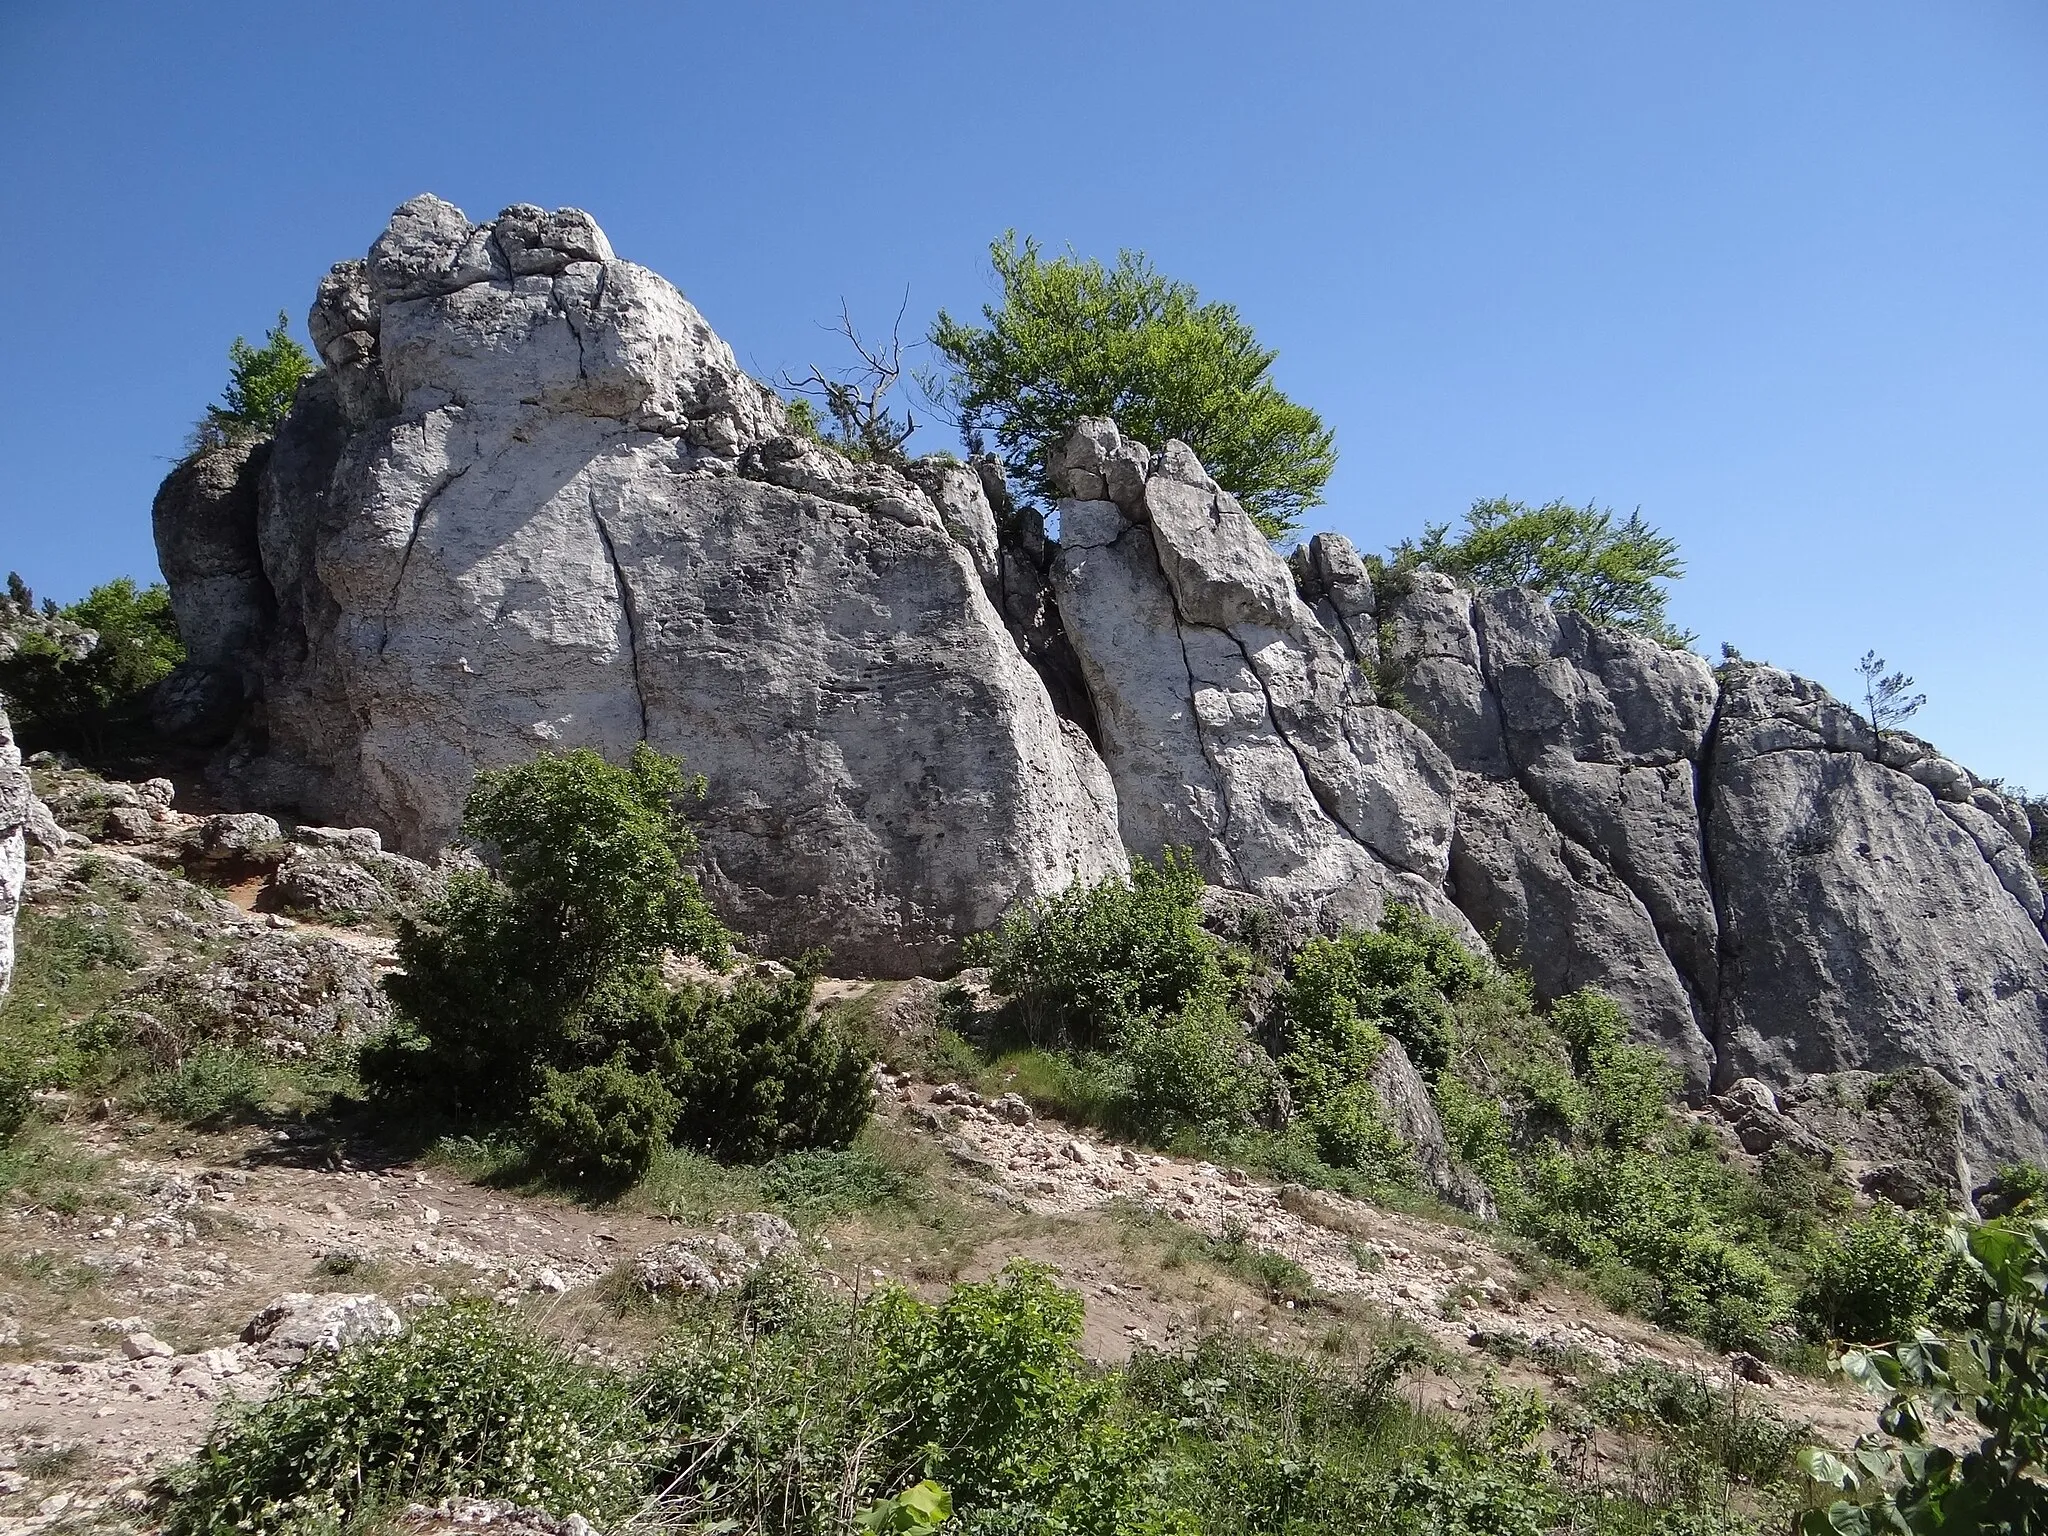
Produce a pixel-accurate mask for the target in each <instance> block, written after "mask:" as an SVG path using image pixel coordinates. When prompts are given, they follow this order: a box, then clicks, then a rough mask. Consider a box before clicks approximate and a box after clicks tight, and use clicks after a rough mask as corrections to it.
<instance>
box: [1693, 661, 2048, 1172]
mask: <svg viewBox="0 0 2048 1536" xmlns="http://www.w3.org/2000/svg"><path fill="white" fill-rule="evenodd" d="M1886 744H1887V746H1888V747H1891V748H1892V752H1891V754H1889V755H1891V756H1893V759H1894V761H1897V760H1898V759H1899V756H1900V755H1901V754H1902V753H1903V751H1904V743H1893V742H1892V741H1891V739H1890V738H1887V743H1886ZM1911 766H1912V764H1911V763H1908V764H1907V768H1906V769H1902V768H1900V767H1894V766H1891V765H1889V764H1887V763H1886V762H1885V761H1884V760H1883V757H1882V756H1881V755H1880V754H1879V753H1878V752H1877V751H1876V749H1875V747H1874V745H1873V743H1872V741H1871V738H1870V730H1869V727H1868V725H1867V724H1865V723H1864V722H1863V720H1862V719H1861V718H1860V717H1858V716H1857V715H1856V714H1855V713H1854V712H1853V711H1851V710H1849V709H1846V708H1845V707H1843V706H1842V705H1840V704H1838V703H1836V702H1835V701H1834V700H1833V699H1831V698H1829V697H1828V696H1827V694H1826V693H1825V692H1824V691H1823V690H1821V689H1820V688H1819V687H1818V686H1817V685H1815V684H1813V683H1809V682H1807V681H1806V680H1804V679H1803V678H1796V677H1792V676H1790V675H1789V674H1787V673H1784V672H1779V671H1776V670H1774V669H1772V668H1769V667H1742V668H1739V669H1736V670H1734V671H1733V672H1732V673H1731V674H1730V675H1729V677H1728V678H1727V679H1726V682H1725V685H1724V689H1723V693H1722V698H1721V707H1720V714H1719V719H1718V723H1717V726H1716V731H1715V745H1714V753H1713V758H1712V764H1711V774H1712V781H1711V782H1712V795H1711V797H1710V801H1709V811H1708V819H1707V827H1706V831H1707V846H1708V849H1709V851H1710V857H1711V860H1712V864H1713V869H1714V877H1715V888H1716V894H1717V898H1718V901H1719V906H1720V911H1721V916H1722V933H1721V949H1722V955H1723V962H1722V972H1721V990H1722V1001H1721V1010H1720V1032H1719V1038H1720V1044H1721V1051H1722V1057H1723V1061H1724V1066H1725V1068H1726V1070H1728V1071H1729V1073H1730V1075H1733V1076H1740V1075H1757V1076H1766V1077H1770V1078H1773V1079H1776V1080H1778V1081H1781V1082H1782V1081H1787V1080H1790V1079H1792V1078H1794V1077H1795V1076H1796V1075H1800V1074H1803V1073H1806V1072H1816V1071H1834V1070H1838V1069H1840V1068H1844V1067H1851V1068H1860V1069H1863V1070H1866V1071H1872V1072H1888V1071H1891V1070H1892V1069H1894V1068H1898V1067H1904V1066H1909V1065H1921V1064H1924V1065H1927V1066H1931V1067H1935V1068H1937V1069H1938V1070H1940V1072H1941V1073H1942V1074H1943V1076H1945V1077H1946V1078H1948V1080H1949V1081H1950V1082H1951V1083H1952V1084H1953V1085H1954V1086H1955V1087H1956V1088H1957V1089H1958V1090H1960V1092H1961V1095H1962V1101H1963V1110H1964V1120H1965V1129H1966V1133H1967V1140H1968V1141H1969V1142H1970V1143H1972V1144H1974V1145H1976V1146H1978V1147H1986V1146H1988V1147H1992V1148H1997V1147H2019V1148H2024V1149H2026V1150H2029V1151H2030V1152H2037V1151H2038V1149H2039V1147H2040V1146H2041V1139H2042V1127H2043V1126H2044V1124H2048V1040H2044V1031H2048V944H2044V942H2043V938H2042V933H2041V929H2040V928H2039V927H2038V926H2037V925H2036V922H2035V920H2034V917H2033V916H2032V913H2033V911H2035V910H2038V907H2037V906H2036V905H2035V904H2034V903H2025V902H2022V901H2020V900H2018V899H2015V897H2014V895H2013V894H2012V893H2011V892H2010V891H2009V890H2008V889H2007V887H2006V885H2005V882H2004V879H2003V878H2002V875H2001V872H2000V871H1999V870H1998V868H1997V867H1996V866H1995V864H1994V863H1993V861H1992V858H1989V857H1987V856H1986V852H1985V849H1984V847H1983V846H1982V845H1980V843H1979V842H1978V841H1977V839H1976V838H1975V837H1973V836H1972V835H1971V834H1970V832H1969V831H1967V830H1966V829H1965V828H1964V827H1963V826H1961V825H1959V824H1958V823H1957V822H1956V821H1955V820H1954V819H1952V818H1951V817H1950V816H1949V815H1948V814H1946V812H1947V811H1948V810H1949V809H1951V806H1952V805H1954V804H1957V803H1960V805H1961V807H1962V808H1963V809H1965V810H1970V811H1976V812H1978V813H1980V814H1981V815H1982V816H1983V818H1984V821H1985V823H1986V824H1987V825H1988V827H1989V829H1990V830H1987V831H1986V832H1985V833H1984V836H1985V837H1986V839H1987V841H1988V840H1991V839H1992V838H1994V837H1996V838H2000V839H2002V840H2003V841H2005V842H2010V841H2011V840H2012V839H2014V838H2016V837H2017V832H2016V831H2015V830H2013V829H2010V828H2007V827H2004V826H2001V825H2000V824H1999V822H2000V818H1998V817H1996V816H1994V815H1993V812H1992V810H1990V809H1987V808H1985V807H1983V806H1980V805H1978V804H1977V803H1976V801H1975V798H1974V797H1975V796H1976V795H1977V794H1978V793H1982V792H1981V791H1978V790H1976V789H1975V788H1974V787H1970V788H1966V787H1965V785H1964V783H1962V782H1958V783H1956V784H1954V785H1952V786H1949V787H1948V790H1947V793H1948V794H1951V795H1956V796H1959V797H1961V799H1960V801H1959V802H1948V803H1945V802H1944V800H1937V799H1936V797H1935V795H1934V793H1933V792H1932V791H1931V790H1930V789H1929V788H1928V787H1927V786H1926V785H1925V784H1923V783H1921V782H1920V780H1919V779H1918V778H1916V777H1914V775H1913V774H1912V773H1911V772H1910V771H1907V770H1908V769H1910V767H1911ZM1985 799H1986V800H1988V801H1993V802H1996V803H1997V806H1998V808H2001V809H2002V808H2003V804H2004V802H2003V801H2002V800H2000V799H1999V797H1997V796H1996V795H1991V794H1985ZM2004 819H2007V820H2009V819H2010V818H2009V817H2007V818H2004ZM1997 846H1998V845H1996V844H1995V845H1994V854H1995V851H1996V847H1997ZM2038 890H2039V888H2038V886H2035V887H2033V893H2034V896H2035V901H2036V902H2038V899H2039V897H2038Z"/></svg>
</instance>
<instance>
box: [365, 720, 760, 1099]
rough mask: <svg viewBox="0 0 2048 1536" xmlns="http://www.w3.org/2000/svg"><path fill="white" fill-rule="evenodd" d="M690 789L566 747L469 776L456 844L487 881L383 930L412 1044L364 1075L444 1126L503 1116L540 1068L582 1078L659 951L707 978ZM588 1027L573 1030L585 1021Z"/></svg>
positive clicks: (715, 947)
mask: <svg viewBox="0 0 2048 1536" xmlns="http://www.w3.org/2000/svg"><path fill="white" fill-rule="evenodd" d="M700 792H701V785H699V784H696V783H693V782H692V781H690V780H688V779H686V778H685V777H684V775H683V772H682V768H681V766H680V765H679V764H678V763H677V762H676V761H675V759H673V758H669V757H664V756H663V755H662V754H660V753H658V752H656V751H654V750H653V749H652V748H650V747H648V746H647V745H646V744H645V743H642V744H641V745H639V746H637V747H636V748H635V749H634V752H633V757H632V761H631V762H630V763H628V764H626V765H623V766H621V765H616V764H612V763H607V762H606V761H605V760H604V759H603V758H601V757H599V756H598V755H597V754H596V753H595V752H592V751H590V750H588V749H587V748H581V749H578V750H576V751H574V752H568V753H563V754H561V755H559V756H541V757H538V758H535V759H534V760H533V761H531V762H529V763H525V764H521V765H520V766H518V767H515V768H506V769H499V770H496V771H492V772H486V773H482V774H479V775H478V776H477V783H476V787H475V788H474V789H473V790H472V791H471V792H470V797H469V802H468V805H467V807H466V809H465V812H464V816H463V830H464V831H465V832H466V833H467V834H468V835H469V836H470V837H471V838H472V839H474V840H476V841H478V842H479V843H482V844H484V845H486V846H487V847H489V848H491V849H492V850H494V851H495V853H496V855H497V857H498V859H499V867H498V868H497V869H496V870H495V871H493V870H468V871H462V872H459V873H457V874H456V875H454V876H452V877H451V878H450V879H449V881H448V888H447V894H446V895H445V896H444V897H443V898H442V899H441V900H440V901H438V902H436V903H434V904H433V905H432V906H430V907H428V908H427V909H426V910H425V911H424V912H421V913H419V914H416V915H408V916H406V917H405V918H403V919H402V920H401V922H400V925H399V936H398V955H399V962H400V965H401V967H402V969H401V970H400V971H399V972H397V973H395V974H393V975H392V976H391V977H390V978H389V979H388V980H387V982H386V989H387V991H389V993H390V994H391V999H392V1002H393V1003H394V1004H395V1005H396V1006H397V1008H398V1010H399V1012H400V1013H401V1014H402V1015H403V1016H404V1018H405V1019H406V1020H407V1021H408V1022H409V1024H410V1025H411V1026H412V1028H413V1030H414V1031H415V1034H414V1035H413V1036H412V1037H411V1038H410V1039H409V1040H406V1041H403V1042H393V1043H391V1044H390V1045H388V1046H387V1048H386V1049H385V1050H384V1051H382V1052H381V1053H380V1054H379V1055H378V1057H377V1058H376V1060H377V1061H378V1062H379V1063H381V1064H382V1065H383V1066H384V1067H385V1068H387V1069H388V1071H387V1075H388V1076H391V1077H395V1078H396V1079H397V1080H399V1081H401V1082H402V1081H405V1080H407V1079H410V1080H411V1081H415V1082H421V1083H430V1084H431V1085H432V1087H433V1091H434V1093H435V1094H436V1096H437V1097H440V1098H443V1099H444V1100H445V1101H446V1102H448V1103H449V1104H450V1105H451V1106H452V1107H453V1108H454V1109H455V1110H456V1111H457V1112H458V1113H461V1114H463V1115H466V1116H470V1117H477V1118H492V1117H496V1118H500V1119H503V1118H507V1117H509V1116H511V1115H513V1114H516V1113H517V1112H518V1110H519V1109H520V1108H521V1107H523V1106H524V1105H525V1103H526V1102H527V1100H529V1099H530V1098H531V1097H532V1096H533V1094H534V1092H535V1091H536V1090H537V1089H538V1087H539V1075H540V1073H541V1072H542V1071H543V1070H545V1069H546V1068H547V1067H549V1066H554V1067H558V1068H575V1067H582V1066H595V1065H598V1064H600V1063H602V1062H604V1061H606V1060H608V1059H609V1058H610V1057H611V1056H613V1055H614V1054H615V1050H614V1046H615V1045H616V1044H617V1043H618V1042H616V1041H614V1040H612V1039H608V1038H604V1037H603V1036H604V1033H605V1032H604V1031H602V1030H598V1029H595V1028H593V1027H591V1026H592V1024H593V1022H594V1021H595V1020H599V1019H602V1020H605V1021H606V1022H608V1023H610V1024H612V1025H613V1026H614V1027H615V1028H627V1029H630V1028H632V1027H634V1026H635V1025H636V1024H638V1023H639V1022H640V1017H641V1015H642V1014H644V1013H645V1011H646V1010H647V1009H648V1008H649V1007H653V1008H655V1009H656V1010H658V1009H659V1005H660V1003H661V989H660V987H659V986H658V983H656V982H654V981H651V980H650V976H651V973H652V970H653V967H654V966H655V964H656V963H657V962H658V960H659V959H660V957H661V955H662V953H663V951H664V950H670V949H673V950H675V951H677V952H678V953H682V954H694V955H698V956H701V957H703V958H705V959H707V960H709V961H711V962H712V963H714V964H717V963H723V961H724V959H725V956H726V952H727V950H726V946H727V940H726V935H725V933H724V931H723V930H722V929H721V928H720V927H719V926H718V923H717V920H716V919H715V918H714V917H713V916H712V915H711V911H710V909H709V907H708V906H706V904H705V902H704V898H703V895H702V893H701V892H700V891H699V890H698V888H697V883H696V881H695V880H694V879H693V878H691V876H690V875H689V874H688V873H687V872H686V870H685V868H684V863H683V861H684V860H685V859H686V858H688V857H689V856H690V855H691V854H692V853H693V852H694V851H695V849H696V839H695V837H694V835H693V834H692V833H691V831H690V828H689V825H688V823H687V822H686V821H685V820H684V817H683V807H684V805H685V804H686V802H687V800H688V799H689V798H690V797H691V796H692V795H694V794H696V793H700ZM586 1015H588V1017H586Z"/></svg>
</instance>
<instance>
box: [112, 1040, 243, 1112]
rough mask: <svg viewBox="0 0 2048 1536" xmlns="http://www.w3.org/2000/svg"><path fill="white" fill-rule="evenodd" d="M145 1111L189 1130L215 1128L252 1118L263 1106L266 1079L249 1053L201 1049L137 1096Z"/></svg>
mask: <svg viewBox="0 0 2048 1536" xmlns="http://www.w3.org/2000/svg"><path fill="white" fill-rule="evenodd" d="M138 1097H139V1099H140V1101H141V1103H142V1105H143V1107H144V1108H146V1109H149V1110H152V1111H154V1112H155V1113H157V1114H159V1115H162V1116H164V1117H165V1118H166V1119H169V1120H179V1121H183V1122H184V1123H185V1124H187V1125H213V1124H218V1123H220V1122H222V1121H225V1120H228V1119H230V1118H235V1117H239V1116H244V1115H247V1114H249V1113H250V1112H251V1111H252V1110H254V1109H255V1108H256V1106H257V1105H258V1104H259V1103H260V1102H261V1101H262V1097H263V1075H262V1072H261V1071H260V1070H259V1068H258V1066H257V1064H256V1062H255V1061H254V1060H253V1059H252V1058H251V1057H250V1055H249V1053H248V1052H246V1051H243V1050H239V1049H237V1048H236V1047H234V1046H231V1045H213V1044H209V1045H202V1046H200V1047H199V1049H198V1050H196V1051H194V1052H193V1053H192V1054H191V1055H189V1056H187V1057H186V1058H185V1059H184V1060H183V1061H181V1062H180V1063H178V1064H177V1065H176V1066H175V1067H172V1068H170V1069H168V1070H166V1071H163V1072H159V1073H157V1074H155V1075H154V1076H152V1077H151V1078H150V1079H149V1080H148V1081H147V1082H146V1083H144V1084H143V1086H142V1091H141V1093H140V1094H139V1095H138Z"/></svg>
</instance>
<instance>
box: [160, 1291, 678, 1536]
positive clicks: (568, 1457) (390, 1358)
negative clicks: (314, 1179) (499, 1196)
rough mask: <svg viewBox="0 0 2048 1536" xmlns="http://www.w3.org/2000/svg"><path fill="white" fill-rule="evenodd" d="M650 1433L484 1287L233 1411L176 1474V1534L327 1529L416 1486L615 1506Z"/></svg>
mask: <svg viewBox="0 0 2048 1536" xmlns="http://www.w3.org/2000/svg"><path fill="white" fill-rule="evenodd" d="M646 1440H647V1433H646V1430H645V1428H644V1426H643V1425H642V1423H641V1422H640V1420H639V1418H638V1415H637V1412H636V1410H635V1408H634V1406H633V1404H632V1402H631V1400H630V1398H629V1397H628V1396H627V1394H626V1393H625V1392H624V1391H623V1390H622V1384H621V1383H620V1382H619V1381H617V1380H616V1379H615V1378H611V1377H608V1376H606V1375H604V1374H603V1373H600V1372H597V1371H594V1370H590V1369H588V1368H585V1367H582V1366H578V1365H576V1364H575V1363H573V1362H572V1361H571V1360H569V1359H568V1358H567V1357H566V1356H565V1355H564V1354H563V1353H562V1352H561V1351H560V1350H558V1349H556V1348H555V1347H553V1346H551V1345H549V1344H546V1343H543V1342H542V1341H541V1340H540V1339H538V1338H537V1337H536V1336H535V1335H534V1334H533V1333H531V1332H530V1331H529V1330H528V1329H526V1328H524V1327H522V1326H520V1325H519V1324H518V1323H517V1322H516V1321H515V1320H514V1319H512V1318H510V1317H507V1316H504V1315H502V1314H499V1313H496V1312H494V1311H492V1310H490V1309H489V1308H487V1307H485V1306H483V1305H481V1304H477V1303H455V1304H453V1305H450V1306H446V1307H438V1308H431V1309H428V1310H426V1311H424V1312H420V1313H417V1314H415V1315H414V1317H413V1319H412V1322H411V1325H410V1327H409V1328H408V1329H407V1331H406V1332H405V1333H404V1334H403V1335H402V1336H400V1337H398V1338H395V1339H387V1340H380V1341H377V1342H374V1343H369V1344H363V1345H358V1346H356V1347H354V1348H352V1349H348V1350H345V1351H343V1352H342V1353H341V1354H339V1355H338V1356H336V1355H329V1356H319V1355H316V1356H314V1357H313V1358H312V1359H311V1360H310V1361H309V1362H308V1363H307V1365H306V1366H305V1367H303V1368H301V1369H300V1370H299V1371H298V1372H297V1373H295V1374H294V1375H293V1376H291V1377H289V1378H287V1379H286V1381H285V1382H284V1383H283V1384H282V1386H281V1387H280V1388H279V1390H277V1391H276V1392H275V1393H273V1394H272V1395H271V1396H270V1397H269V1398H268V1399H267V1400H266V1401H264V1402H262V1403H260V1404H258V1405H256V1406H254V1407H252V1408H247V1409H242V1410H238V1411H234V1412H231V1413H230V1414H228V1415H227V1416H226V1417H224V1418H223V1419H222V1421H221V1422H220V1423H219V1424H218V1425H217V1426H216V1427H215V1429H214V1431H213V1433H212V1435H211V1436H209V1437H208V1439H207V1442H206V1444H205V1446H204V1447H203V1448H202V1449H201V1450H200V1452H199V1454H198V1456H197V1457H196V1458H195V1459H194V1460H193V1461H192V1462H191V1463H189V1464H188V1465H187V1466H186V1467H184V1468H183V1469H181V1470H180V1472H179V1473H178V1475H177V1476H176V1477H175V1478H174V1479H173V1488H174V1493H173V1499H172V1503H171V1506H170V1509H169V1518H168V1519H167V1521H166V1523H165V1529H166V1530H167V1531H169V1532H171V1533H172V1536H228V1533H230V1532H239V1531H250V1530H256V1531H272V1532H294V1533H296V1532H307V1533H312V1532H327V1531H332V1530H334V1529H335V1528H336V1527H338V1526H341V1525H342V1524H343V1523H344V1522H349V1521H352V1520H355V1519H359V1518H362V1517H364V1516H370V1515H374V1514H376V1513H378V1512H379V1511H381V1510H383V1509H385V1508H388V1507H389V1506H391V1505H393V1504H395V1503H398V1502H401V1501H404V1500H412V1499H417V1500H422V1501H425V1502H428V1503H433V1502H436V1501H438V1500H440V1499H443V1498H454V1497H460V1498H493V1499H504V1500H507V1501H508V1502H510V1503H513V1504H523V1505H538V1506H539V1507H541V1508H543V1509H547V1510H550V1511H553V1512H555V1513H557V1514H563V1515H567V1514H572V1513H573V1514H582V1515H585V1516H587V1517H590V1518H593V1519H596V1520H599V1521H604V1520H606V1519H608V1518H610V1517H616V1516H618V1515H622V1514H625V1513H626V1512H627V1511H628V1510H630V1509H631V1507H632V1506H633V1504H634V1502H635V1501H636V1496H637V1495H638V1493H639V1492H640V1489H641V1486H642V1481H643V1468H642V1458H643V1457H644V1455H645V1451H646Z"/></svg>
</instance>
